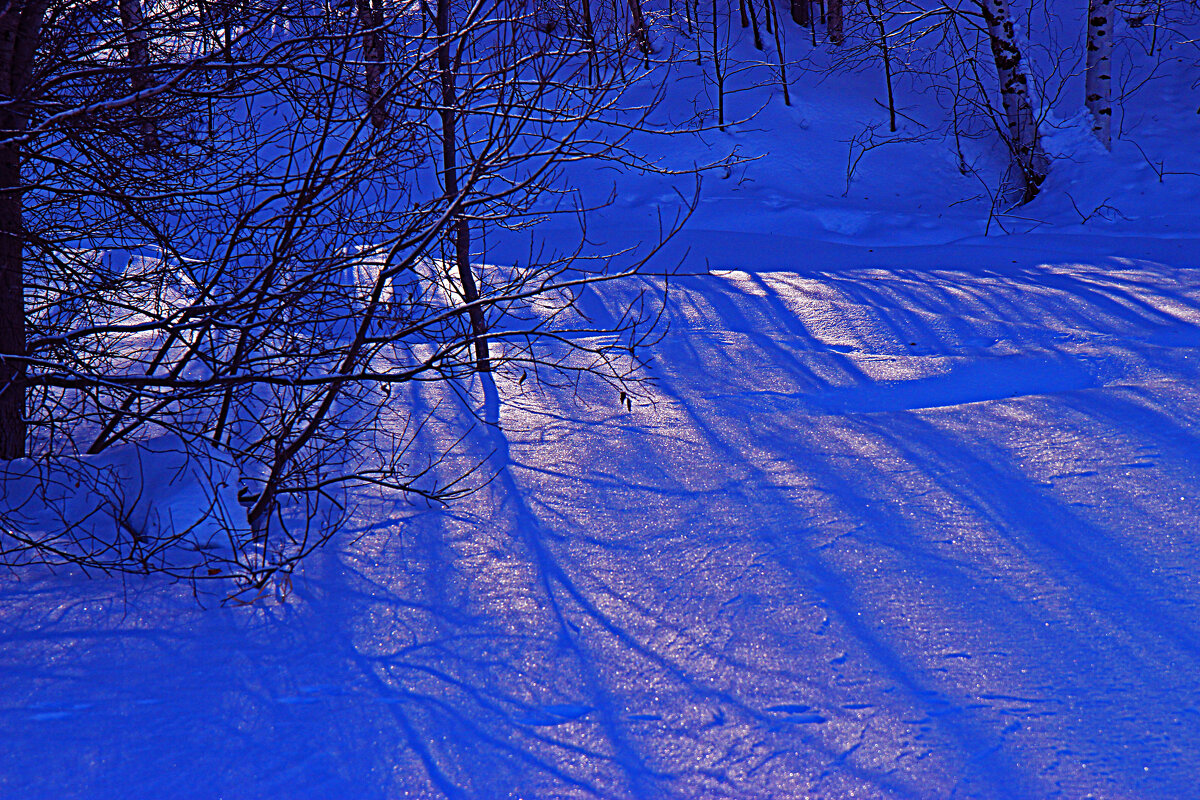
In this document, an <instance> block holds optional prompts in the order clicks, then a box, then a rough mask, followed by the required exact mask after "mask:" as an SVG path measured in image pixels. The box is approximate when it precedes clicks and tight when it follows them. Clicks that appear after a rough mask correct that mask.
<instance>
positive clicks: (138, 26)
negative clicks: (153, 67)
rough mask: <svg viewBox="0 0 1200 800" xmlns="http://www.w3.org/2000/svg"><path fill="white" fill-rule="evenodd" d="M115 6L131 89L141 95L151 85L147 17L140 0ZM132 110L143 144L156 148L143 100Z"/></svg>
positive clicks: (153, 127)
mask: <svg viewBox="0 0 1200 800" xmlns="http://www.w3.org/2000/svg"><path fill="white" fill-rule="evenodd" d="M118 8H119V10H120V13H121V27H122V28H124V29H125V41H126V42H127V43H128V47H129V53H128V55H127V57H126V59H127V63H128V64H129V74H130V81H129V84H130V88H131V89H132V90H133V93H134V94H140V93H141V92H144V91H146V89H148V88H150V75H149V71H150V48H149V46H148V45H147V43H146V39H147V36H146V19H145V16H144V15H143V13H142V0H120V2H119V3H118ZM133 109H134V111H135V112H136V113H137V115H138V117H139V118H140V122H139V123H138V125H139V127H140V128H141V130H142V145H143V146H144V147H146V148H147V149H154V148H156V147H158V128H157V126H156V125H155V124H154V120H153V119H152V118H151V117H150V116H149V113H148V112H147V110H146V103H145V102H144V101H140V100H139V101H138V102H136V103H134V104H133Z"/></svg>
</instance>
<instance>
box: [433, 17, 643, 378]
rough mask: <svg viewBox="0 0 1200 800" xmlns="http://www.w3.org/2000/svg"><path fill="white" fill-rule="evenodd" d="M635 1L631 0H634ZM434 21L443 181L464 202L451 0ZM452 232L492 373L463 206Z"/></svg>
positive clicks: (485, 364) (481, 354) (481, 362)
mask: <svg viewBox="0 0 1200 800" xmlns="http://www.w3.org/2000/svg"><path fill="white" fill-rule="evenodd" d="M631 2H632V0H631ZM434 24H435V25H436V27H437V37H438V52H437V58H438V73H439V76H440V79H441V84H442V107H441V109H440V110H439V112H438V113H439V117H440V118H441V123H442V180H443V182H444V184H445V190H446V199H447V201H448V202H450V203H454V204H461V202H462V198H461V197H460V196H459V186H458V121H457V118H456V116H457V115H456V113H455V112H456V109H457V107H458V91H457V86H456V82H457V78H456V75H455V73H454V68H453V65H452V62H451V58H450V51H451V46H450V45H451V40H450V0H438V4H437V16H436V19H435V22H434ZM450 232H451V235H452V236H453V238H454V261H455V266H456V267H457V269H458V277H459V280H460V281H461V282H462V291H463V300H465V301H466V302H467V304H468V305H470V309H469V310H468V311H467V315H468V317H469V318H470V320H471V330H472V332H473V334H474V339H475V364H476V368H477V369H478V370H479V371H480V372H490V371H491V369H492V362H491V356H490V354H489V352H488V341H487V322H486V320H485V319H484V316H483V309H482V308H480V307H479V305H478V301H479V289H478V287H477V286H476V284H475V275H474V273H473V272H472V271H471V227H470V225H469V224H468V223H467V219H466V215H465V214H464V212H463V209H462V207H461V205H459V210H458V211H457V212H456V213H455V214H454V215H453V216H452V217H451V219H450Z"/></svg>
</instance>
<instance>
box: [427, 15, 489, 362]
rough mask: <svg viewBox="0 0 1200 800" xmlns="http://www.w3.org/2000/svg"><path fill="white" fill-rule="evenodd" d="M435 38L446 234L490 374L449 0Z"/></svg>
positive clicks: (478, 355)
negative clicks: (466, 195) (448, 212)
mask: <svg viewBox="0 0 1200 800" xmlns="http://www.w3.org/2000/svg"><path fill="white" fill-rule="evenodd" d="M435 25H436V26H437V36H438V54H437V55H438V72H439V74H440V77H441V84H442V108H441V110H440V112H439V116H440V117H441V123H442V180H443V182H444V184H445V190H446V199H447V200H448V201H449V202H451V203H455V204H459V210H458V211H457V212H456V213H455V214H454V215H453V216H452V217H451V220H450V231H451V235H452V236H453V237H454V261H455V266H456V267H457V268H458V278H459V281H460V282H461V283H462V292H463V299H464V300H465V301H466V302H467V304H468V305H470V309H469V310H468V312H467V314H468V316H469V318H470V320H471V331H472V332H473V334H474V339H475V364H476V368H477V369H478V370H479V371H480V372H490V371H491V369H492V362H491V356H490V354H489V352H488V341H487V321H486V320H485V319H484V316H483V309H482V308H481V307H480V306H479V305H478V302H479V289H478V287H477V286H476V284H475V275H474V273H473V272H472V271H471V227H470V225H469V224H468V223H467V219H466V215H465V214H464V212H463V209H462V207H461V203H462V198H461V197H460V196H459V185H458V120H457V114H456V111H457V107H458V92H457V88H456V76H455V73H454V69H453V66H452V64H451V59H450V51H451V42H450V0H438V4H437V17H436V20H435Z"/></svg>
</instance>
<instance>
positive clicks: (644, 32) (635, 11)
mask: <svg viewBox="0 0 1200 800" xmlns="http://www.w3.org/2000/svg"><path fill="white" fill-rule="evenodd" d="M629 13H630V14H632V15H633V35H634V36H636V37H637V43H638V49H640V50H641V51H642V55H643V56H646V57H647V59H648V58H649V57H650V31H649V30H648V29H647V28H646V16H645V15H644V14H643V13H642V0H629Z"/></svg>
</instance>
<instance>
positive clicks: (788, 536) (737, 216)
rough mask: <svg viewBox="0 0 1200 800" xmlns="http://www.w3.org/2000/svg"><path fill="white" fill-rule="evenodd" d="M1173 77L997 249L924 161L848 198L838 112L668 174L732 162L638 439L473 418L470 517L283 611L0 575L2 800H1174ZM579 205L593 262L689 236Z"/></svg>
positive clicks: (1198, 464)
mask: <svg viewBox="0 0 1200 800" xmlns="http://www.w3.org/2000/svg"><path fill="white" fill-rule="evenodd" d="M785 24H788V25H789V28H788V30H789V32H794V28H792V27H790V23H785ZM795 38H797V39H799V38H800V37H795ZM797 46H799V45H797ZM1168 67H1169V68H1168V69H1166V70H1165V71H1164V74H1163V76H1162V77H1161V78H1159V79H1158V80H1157V81H1154V82H1151V83H1150V84H1148V85H1147V87H1146V88H1144V89H1143V90H1142V91H1141V93H1140V94H1137V95H1135V96H1134V97H1133V98H1131V99H1129V100H1128V101H1127V102H1126V110H1125V112H1124V113H1125V116H1126V118H1127V119H1128V120H1138V123H1137V124H1136V125H1134V124H1132V122H1131V123H1130V124H1128V125H1126V126H1125V129H1124V133H1123V134H1121V135H1122V136H1123V138H1117V139H1116V141H1115V143H1114V149H1113V152H1112V153H1111V154H1108V153H1105V152H1104V151H1102V150H1100V149H1099V148H1097V147H1095V146H1093V143H1092V142H1091V140H1090V139H1089V138H1088V137H1087V136H1086V135H1085V134H1086V130H1087V128H1086V124H1087V123H1086V118H1084V117H1082V116H1080V115H1079V114H1078V108H1077V106H1078V105H1080V104H1072V102H1070V101H1069V100H1067V99H1064V100H1062V102H1061V107H1056V109H1055V110H1054V112H1053V113H1052V114H1051V115H1050V116H1049V117H1048V119H1049V122H1050V123H1051V125H1052V126H1054V127H1052V128H1051V132H1050V134H1049V136H1048V139H1047V149H1048V151H1049V152H1050V153H1051V154H1052V155H1053V156H1055V157H1056V159H1057V160H1056V162H1055V166H1054V168H1053V171H1052V173H1051V176H1050V178H1049V179H1048V180H1047V182H1046V184H1045V186H1044V193H1043V194H1042V196H1040V197H1039V198H1038V199H1037V200H1035V201H1034V202H1033V203H1032V204H1030V205H1029V206H1028V207H1025V208H1022V209H1020V210H1019V212H1017V213H1014V214H1009V215H1002V216H1000V217H996V218H993V219H991V220H990V222H989V218H988V216H989V214H988V212H989V202H988V200H987V198H986V197H983V196H981V189H980V181H979V180H978V179H976V178H974V177H971V176H963V175H961V174H960V173H959V172H958V170H957V169H956V165H955V159H954V156H953V153H952V152H951V151H950V149H949V147H948V145H947V143H946V142H945V141H943V140H941V139H940V138H929V139H926V140H923V141H921V142H912V143H906V144H895V145H887V146H884V147H882V148H879V149H877V150H874V151H872V152H871V153H869V154H868V155H867V156H865V157H864V159H863V161H862V162H861V164H860V167H859V171H858V173H857V174H856V177H855V179H854V180H852V181H851V182H850V187H849V190H848V191H847V192H846V194H845V196H843V194H842V193H843V189H845V188H846V186H845V166H846V156H847V145H846V144H845V142H846V141H847V140H848V139H849V138H850V137H851V136H852V135H853V134H854V133H855V132H856V131H857V130H860V129H861V126H862V124H864V123H865V122H867V121H869V120H878V119H880V118H881V111H880V109H879V108H878V106H877V105H875V103H874V101H873V98H874V97H875V96H877V95H878V92H879V91H880V89H879V87H878V86H876V81H877V78H876V76H874V75H873V74H871V73H863V74H850V75H837V76H833V77H831V78H829V79H828V80H825V81H823V82H820V83H814V82H808V81H801V80H799V79H798V80H797V81H796V83H795V84H794V86H793V90H794V95H795V96H796V105H795V107H793V108H790V109H789V108H785V107H783V106H782V104H781V103H780V102H779V100H778V98H777V97H776V98H773V99H771V101H770V102H769V103H768V104H767V105H766V107H765V108H763V110H762V113H761V114H760V115H759V116H758V117H756V118H755V119H754V120H753V122H748V123H739V124H737V125H733V126H731V127H730V131H729V132H728V133H720V132H718V131H715V130H707V131H703V132H701V133H697V134H695V135H693V136H691V137H690V138H685V139H682V140H680V139H672V140H666V141H661V142H660V144H658V145H657V146H658V147H661V148H663V158H664V159H667V160H672V159H673V160H675V161H676V162H679V163H690V162H692V161H711V160H712V157H713V154H714V153H716V154H718V155H719V154H720V153H722V152H727V151H728V150H729V149H730V148H732V147H734V146H736V147H738V148H739V152H740V153H741V154H742V155H743V156H744V157H745V158H747V159H754V160H746V161H745V162H743V163H742V164H740V165H737V166H735V167H733V169H731V170H730V174H729V177H727V178H722V177H721V174H720V173H719V172H718V173H710V174H708V175H706V177H705V179H704V184H703V187H702V193H701V196H700V206H699V208H698V210H697V211H696V213H695V214H694V216H693V218H692V219H691V221H690V222H689V224H688V226H687V227H686V228H685V229H684V231H683V232H682V233H681V234H680V235H679V236H678V237H676V239H675V240H673V241H672V242H671V244H670V245H669V246H668V248H666V250H665V252H664V253H663V254H662V256H661V257H660V258H659V259H658V260H657V261H655V262H654V264H655V265H658V266H659V267H661V269H662V270H664V271H669V270H671V269H672V268H673V267H674V266H675V265H677V264H678V265H679V270H678V271H679V272H680V273H682V274H680V275H676V276H674V277H672V278H671V279H670V282H669V283H670V295H669V301H668V305H667V308H666V315H665V316H666V319H665V321H666V322H667V323H668V326H669V327H668V328H667V333H666V335H665V338H664V339H663V341H662V343H661V345H660V346H659V347H658V349H657V350H656V351H655V353H654V357H653V363H652V365H651V374H652V375H653V377H654V379H655V383H654V384H653V385H652V386H651V387H650V388H649V389H648V390H647V391H648V392H649V396H648V397H646V398H644V399H643V400H642V401H641V402H640V403H639V404H637V405H634V406H633V407H632V408H631V409H626V408H625V407H624V406H622V405H619V404H618V403H617V402H616V401H615V398H612V397H609V396H608V394H605V393H603V392H601V391H599V390H595V391H594V393H589V390H588V389H587V388H586V387H585V388H584V389H583V390H581V391H582V394H581V395H576V394H575V392H573V391H570V390H556V389H551V388H535V387H533V386H532V383H533V382H532V381H531V382H529V383H527V384H525V385H522V386H517V385H516V384H515V382H513V383H511V384H509V383H501V385H500V387H499V398H500V400H499V402H497V401H496V398H495V395H494V394H492V393H491V391H490V388H489V387H487V386H483V385H478V384H476V385H472V386H470V387H467V388H468V389H469V392H470V395H469V398H468V399H469V401H470V402H471V403H473V404H474V405H475V409H474V410H476V411H479V412H480V413H482V414H484V415H485V416H490V417H491V418H492V419H493V421H498V422H499V423H500V425H499V426H498V427H490V428H489V427H486V426H480V427H477V428H476V429H475V430H474V432H473V433H472V435H471V437H470V438H468V440H467V441H466V442H465V444H466V445H467V447H468V448H469V450H468V452H467V453H465V454H464V455H463V459H464V462H466V463H469V462H471V461H472V459H473V458H490V459H491V461H490V464H491V465H492V468H493V469H495V470H496V478H495V480H492V481H491V482H489V483H487V484H486V485H485V486H483V487H482V488H481V489H480V490H479V491H478V492H477V493H475V494H474V495H472V496H470V497H468V498H466V499H465V500H463V501H461V502H459V503H457V504H455V505H453V506H452V507H450V508H449V509H445V510H443V509H423V508H416V507H413V506H411V505H409V504H408V503H406V502H404V501H402V500H400V499H399V498H396V497H389V496H381V497H379V498H377V499H376V500H375V501H374V502H373V503H370V504H366V505H363V506H361V507H360V508H359V509H358V510H357V511H356V516H355V517H354V522H353V527H352V529H351V530H349V531H347V532H346V533H345V535H343V536H342V537H340V538H339V540H338V541H337V542H335V543H334V544H331V545H330V546H329V547H328V548H326V549H325V550H323V551H321V552H319V553H317V554H315V555H314V556H312V557H311V558H310V559H309V560H308V561H307V562H306V564H305V565H304V567H303V568H302V569H301V570H300V571H298V573H297V574H296V575H295V576H294V579H293V583H292V585H291V586H290V587H284V591H283V592H282V594H281V596H279V597H264V598H260V599H259V600H258V601H257V602H254V603H251V604H248V605H238V604H232V603H226V604H222V603H221V602H220V601H221V596H220V595H219V593H211V594H203V593H202V594H201V595H200V597H199V598H197V597H194V596H193V595H192V593H191V591H190V590H189V589H185V588H182V587H181V586H179V585H175V584H170V583H167V582H165V581H161V580H157V579H153V578H152V579H145V578H132V577H130V578H121V577H113V576H108V577H106V576H103V575H98V576H91V577H90V578H85V577H84V576H82V575H81V574H79V573H77V572H73V571H71V570H60V571H57V572H50V571H47V570H36V569H23V570H19V571H16V572H13V573H11V574H10V575H9V576H8V577H7V578H6V579H5V580H4V581H3V582H2V583H0V691H2V692H3V694H2V697H3V703H2V704H0V741H3V742H5V746H4V747H3V748H0V796H3V797H20V798H55V799H56V800H58V799H64V800H65V799H66V798H75V797H79V798H110V797H111V798H118V797H119V798H127V797H156V798H160V797H228V798H237V797H287V798H330V797H355V798H392V797H416V798H427V797H428V798H434V797H443V796H446V797H471V798H510V797H511V798H516V797H530V798H577V797H578V798H583V797H595V798H606V799H607V798H648V799H649V798H655V799H656V798H667V797H678V798H719V797H727V798H738V799H739V800H748V799H750V798H800V797H816V798H831V799H832V798H852V797H853V798H921V799H924V798H956V799H958V798H1030V799H1039V798H1055V797H1061V798H1084V797H1105V798H1110V797H1111V798H1118V797H1121V798H1124V797H1130V798H1132V797H1137V798H1180V797H1187V796H1191V795H1193V794H1194V792H1195V788H1194V787H1195V777H1194V776H1195V775H1196V773H1197V770H1198V769H1200V758H1198V756H1197V753H1200V684H1198V681H1197V677H1198V676H1200V622H1198V620H1200V616H1198V615H1197V612H1198V610H1200V609H1198V605H1200V579H1198V578H1197V574H1196V569H1195V565H1196V564H1197V563H1198V560H1200V533H1198V527H1200V526H1198V524H1197V523H1198V521H1200V514H1198V513H1197V511H1196V506H1197V501H1198V498H1200V391H1198V390H1197V386H1198V385H1200V380H1198V379H1200V237H1198V234H1197V232H1200V203H1198V200H1200V178H1198V177H1197V174H1196V173H1200V155H1198V154H1197V153H1196V152H1195V148H1194V147H1192V146H1191V143H1192V142H1195V141H1196V140H1197V136H1198V135H1200V117H1197V116H1196V115H1195V114H1193V113H1191V112H1190V110H1189V109H1190V106H1187V107H1185V108H1184V110H1183V111H1182V112H1178V111H1175V110H1172V109H1174V108H1176V107H1178V106H1179V104H1180V103H1182V102H1183V101H1182V100H1181V99H1180V98H1183V97H1186V96H1189V95H1187V91H1190V90H1189V88H1188V87H1190V81H1191V78H1190V76H1189V75H1188V74H1187V69H1190V67H1189V66H1188V65H1187V64H1183V63H1180V64H1175V65H1173V66H1171V65H1168ZM672 91H673V92H678V93H680V94H679V97H686V96H687V92H689V91H690V92H693V94H694V92H695V91H696V84H695V82H694V81H693V82H691V83H689V79H688V76H687V75H686V74H684V75H683V76H682V77H681V78H680V79H679V80H678V81H677V82H676V83H675V84H674V85H673V86H672ZM765 98H766V95H765V94H761V93H760V94H757V95H756V94H753V93H744V94H742V95H738V96H736V97H735V98H734V99H733V100H732V101H731V102H733V103H735V108H734V111H733V112H731V118H738V114H737V113H736V112H737V108H738V106H736V104H742V106H741V107H743V108H757V106H758V105H761V103H762V102H763V101H764V99H765ZM672 102H677V105H674V106H668V112H671V111H673V110H679V111H680V114H681V115H682V113H683V112H684V111H686V110H687V109H689V108H690V106H689V105H688V104H687V103H686V102H685V101H684V100H682V99H680V100H677V101H672ZM905 102H906V103H908V105H907V106H905V107H906V108H909V109H910V111H909V112H906V113H910V114H919V109H920V107H921V104H922V103H928V102H932V101H931V100H930V98H927V97H921V96H919V95H918V94H912V93H910V95H906V96H905ZM1193 102H1194V101H1193ZM913 109H916V110H913ZM801 122H803V124H800V123H801ZM649 141H655V140H654V139H653V138H651V139H649ZM1135 143H1136V146H1135ZM978 147H979V148H980V150H979V152H978V153H976V154H975V156H976V157H977V159H978V163H979V164H980V165H981V166H980V169H981V171H982V172H984V173H987V174H988V175H990V176H991V179H993V180H995V179H997V178H998V175H999V173H1000V172H1001V171H1002V167H1003V165H1002V163H1000V162H997V161H996V160H995V154H994V153H993V154H991V155H989V153H988V152H987V151H986V147H985V145H984V143H979V144H978ZM1139 148H1140V149H1139ZM1143 151H1144V153H1145V155H1143ZM989 159H992V160H990V161H989ZM1156 164H1160V165H1165V166H1159V167H1157V168H1156V166H1155V165H1156ZM589 169H590V168H589V167H588V166H587V165H578V169H577V171H576V173H574V174H575V177H576V179H577V180H578V181H579V184H580V186H581V187H583V190H584V191H585V193H586V192H593V193H594V194H595V195H597V196H603V194H604V193H606V192H607V191H610V190H611V189H612V188H613V182H614V181H616V182H617V197H618V199H617V201H616V202H615V203H614V204H613V205H612V206H610V207H609V208H607V209H603V210H602V211H599V212H597V213H595V214H593V215H591V217H590V218H589V229H588V235H589V240H591V241H593V242H594V243H595V246H596V248H597V251H598V252H602V251H613V250H616V249H619V247H621V246H624V245H626V244H628V243H637V242H638V241H639V240H642V239H646V240H649V239H650V238H651V237H653V236H654V235H656V234H657V232H658V230H659V215H660V213H661V214H665V215H666V216H667V218H668V219H670V218H671V215H672V214H674V213H675V212H676V211H678V210H679V209H681V208H682V205H683V204H682V201H681V199H680V195H681V194H682V196H684V197H687V196H690V192H689V190H688V187H687V185H686V182H683V181H682V180H681V179H680V178H678V177H672V176H661V175H660V176H655V175H649V176H636V175H624V176H622V175H615V176H614V173H613V171H612V170H611V169H605V170H598V171H596V172H595V173H593V172H590V171H589ZM988 170H991V172H990V173H988V172H987V171H988ZM1160 171H1162V172H1163V173H1164V174H1162V175H1160V174H1159V172H1160ZM1166 173H1170V174H1166ZM1105 205H1107V206H1108V208H1109V209H1111V210H1109V211H1106V210H1105V209H1104V208H1102V206H1105ZM1094 209H1098V210H1097V211H1096V213H1095V214H1092V215H1091V216H1090V217H1089V216H1088V215H1089V214H1090V213H1091V212H1092V211H1093V210H1094ZM1085 217H1087V218H1086V219H1084V218H1085ZM489 247H490V249H489V252H488V258H489V259H493V260H496V261H497V262H499V261H500V260H501V259H502V258H503V256H504V252H503V250H502V247H503V243H498V242H492V243H490V245H489ZM513 247H514V253H518V255H519V253H520V251H521V248H522V247H524V248H525V249H524V251H523V252H524V253H528V246H527V243H525V244H521V243H514V244H513ZM516 259H517V256H514V262H515V260H516ZM663 280H664V279H663V278H662V277H661V276H659V277H655V276H647V277H646V278H644V279H642V280H641V281H640V282H635V283H627V284H605V285H602V286H596V287H592V288H590V289H589V290H588V295H587V297H586V298H585V301H586V302H587V303H588V306H589V310H590V311H591V312H592V314H593V316H594V317H596V318H597V319H598V320H599V321H603V319H605V317H606V316H607V317H609V318H615V317H617V316H619V314H620V312H621V309H622V308H623V307H624V306H625V304H627V303H628V302H629V300H630V298H631V297H633V296H634V293H635V292H637V291H638V290H639V289H641V288H645V287H647V286H649V287H651V288H658V287H660V286H661V285H662V282H663ZM412 391H413V392H414V393H419V394H417V395H415V396H414V397H413V398H412V402H414V403H418V404H420V407H422V408H433V409H439V411H438V412H437V413H438V414H439V415H441V417H440V418H441V419H443V420H444V422H445V424H446V425H447V426H453V425H454V424H456V422H457V421H458V420H459V417H456V416H455V415H456V414H461V416H462V417H464V418H465V417H467V416H468V415H467V414H466V411H467V409H464V408H461V407H459V406H456V403H458V402H460V401H459V400H457V399H456V396H455V395H454V394H453V393H451V392H448V391H447V392H442V390H441V389H439V387H438V386H436V385H428V386H421V387H417V388H414V389H413V390H412ZM434 427H436V426H431V432H430V434H429V435H433V432H432V429H433V428H434ZM122 463H127V462H126V461H122ZM128 463H132V462H128ZM453 467H454V465H453V464H448V465H446V469H448V470H449V469H452V468H453ZM165 472H166V471H165V470H164V474H165ZM185 483H186V486H184V487H183V488H182V489H180V491H179V492H177V493H175V494H171V493H170V492H164V493H163V494H162V498H163V499H160V500H156V502H166V503H168V507H169V508H172V509H175V508H176V507H177V506H176V503H179V502H182V503H183V504H184V505H186V504H187V503H188V502H194V501H195V497H196V492H198V491H199V490H200V489H199V488H198V487H199V484H196V482H195V481H191V482H189V481H185ZM189 497H190V498H192V501H189V500H188V498H189ZM214 592H215V590H214ZM197 600H199V602H197Z"/></svg>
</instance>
